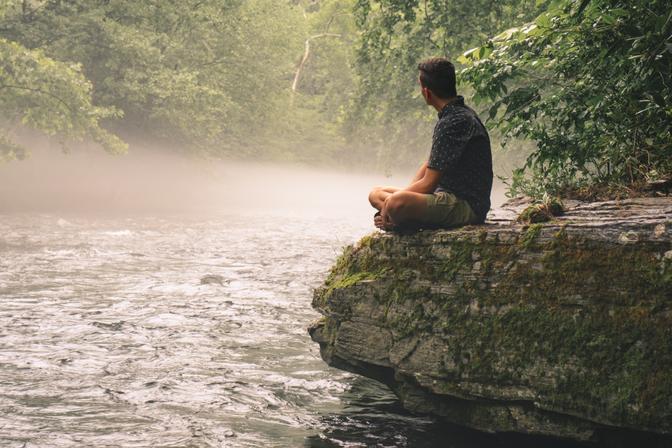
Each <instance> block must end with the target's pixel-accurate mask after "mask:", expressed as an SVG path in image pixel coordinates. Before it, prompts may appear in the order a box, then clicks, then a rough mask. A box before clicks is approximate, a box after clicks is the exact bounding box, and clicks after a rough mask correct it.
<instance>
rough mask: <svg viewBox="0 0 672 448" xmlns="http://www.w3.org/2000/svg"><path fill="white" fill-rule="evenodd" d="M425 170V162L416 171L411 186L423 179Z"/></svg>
mask: <svg viewBox="0 0 672 448" xmlns="http://www.w3.org/2000/svg"><path fill="white" fill-rule="evenodd" d="M426 170H427V162H424V163H423V164H422V166H421V167H420V169H419V170H418V172H417V173H415V177H414V178H413V180H412V181H411V185H413V184H414V183H416V182H417V181H419V180H420V179H422V178H423V177H425V171H426Z"/></svg>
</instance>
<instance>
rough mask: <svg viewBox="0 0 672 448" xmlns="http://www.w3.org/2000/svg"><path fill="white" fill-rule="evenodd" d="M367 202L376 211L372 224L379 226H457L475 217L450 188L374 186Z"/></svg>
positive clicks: (470, 222)
mask: <svg viewBox="0 0 672 448" xmlns="http://www.w3.org/2000/svg"><path fill="white" fill-rule="evenodd" d="M369 202H370V203H371V205H372V206H373V207H374V208H375V209H376V210H378V211H379V213H376V216H375V217H374V224H375V226H376V227H378V228H379V229H383V230H392V229H398V228H414V227H415V228H417V227H423V226H425V227H430V228H431V227H434V228H436V227H459V226H464V225H467V224H474V223H476V222H477V221H478V218H477V217H476V215H475V213H474V212H473V211H472V209H471V206H469V204H468V203H467V201H465V200H462V199H459V198H458V197H456V196H455V195H454V194H452V193H449V192H445V191H442V192H436V193H432V194H422V193H415V192H412V191H406V190H402V189H400V188H396V187H375V188H374V189H373V190H371V193H369Z"/></svg>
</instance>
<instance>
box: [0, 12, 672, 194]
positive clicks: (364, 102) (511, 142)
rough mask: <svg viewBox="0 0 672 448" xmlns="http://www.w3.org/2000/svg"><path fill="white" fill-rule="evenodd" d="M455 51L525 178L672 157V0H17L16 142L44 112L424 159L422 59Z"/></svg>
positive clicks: (6, 65) (195, 136)
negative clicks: (419, 76) (419, 79)
mask: <svg viewBox="0 0 672 448" xmlns="http://www.w3.org/2000/svg"><path fill="white" fill-rule="evenodd" d="M439 55H443V56H447V57H449V58H451V59H452V60H453V61H455V63H456V64H457V66H458V68H459V70H460V73H459V75H458V76H459V81H460V91H461V93H463V94H464V95H465V96H466V97H467V98H468V101H469V102H470V103H471V104H474V105H475V107H476V108H477V109H478V110H479V111H480V112H481V113H482V115H483V118H487V123H488V125H489V126H490V128H491V134H492V137H493V141H494V142H495V154H496V159H497V160H498V161H499V163H498V164H497V165H498V166H499V167H500V173H501V174H503V175H505V176H506V175H509V176H511V179H510V187H511V193H512V194H518V193H527V194H532V195H534V196H541V195H543V194H545V193H553V194H557V193H560V192H567V191H580V190H581V189H584V190H585V189H589V190H590V189H592V190H595V187H596V186H599V187H600V188H601V189H602V190H604V191H610V192H614V191H615V192H617V193H619V192H620V193H623V192H624V191H625V192H627V191H634V190H637V188H638V186H639V185H641V184H642V183H643V182H647V181H651V180H659V179H666V178H668V177H670V175H671V174H672V157H671V156H672V139H671V138H670V137H671V131H672V80H671V77H670V73H671V72H672V5H671V4H670V3H669V1H668V0H555V1H550V0H501V1H497V2H489V1H483V0H469V1H466V0H180V1H178V0H160V1H159V0H148V1H142V2H137V1H130V0H2V1H0V91H2V95H0V111H1V113H2V115H3V118H2V122H1V124H0V159H2V160H4V161H8V160H13V159H21V158H23V157H25V156H26V154H27V150H29V149H30V148H24V147H23V146H22V145H21V144H20V141H19V140H17V138H16V135H17V133H18V132H19V131H20V130H22V129H35V130H37V131H39V132H42V133H45V134H47V135H50V136H52V137H53V138H54V139H56V140H58V141H59V142H61V144H62V146H63V148H67V147H68V145H70V144H71V143H72V142H75V141H82V140H83V141H93V142H96V143H97V144H99V145H100V146H101V147H103V148H104V149H105V150H107V151H109V152H111V153H123V152H125V151H127V150H128V148H129V145H130V147H131V149H132V148H133V146H134V145H140V144H143V143H147V142H151V143H152V144H155V145H158V146H160V147H165V148H167V149H166V150H171V151H174V150H181V151H188V152H190V153H194V154H198V155H202V156H206V157H236V158H251V159H254V160H259V159H262V158H263V159H267V160H283V161H297V162H303V163H312V164H327V165H332V166H333V165H339V166H359V167H361V166H367V167H370V169H375V170H378V171H383V170H390V169H393V168H396V167H408V166H412V165H415V164H417V163H419V162H420V161H421V160H422V158H423V157H424V156H425V155H426V153H427V150H428V144H429V140H430V137H431V131H432V126H433V123H434V120H435V113H434V111H432V110H430V109H429V108H427V107H426V106H425V105H424V103H423V101H422V98H421V97H420V94H419V90H418V87H417V80H416V79H417V63H418V62H419V61H420V60H422V59H423V58H426V57H429V56H439ZM502 148H503V149H502ZM505 162H506V163H505Z"/></svg>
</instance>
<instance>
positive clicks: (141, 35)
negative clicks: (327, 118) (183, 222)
mask: <svg viewBox="0 0 672 448" xmlns="http://www.w3.org/2000/svg"><path fill="white" fill-rule="evenodd" d="M300 20H303V19H302V16H301V14H300V11H299V9H298V8H296V7H293V6H292V5H290V4H288V3H285V2H277V1H274V0H249V1H244V2H243V1H239V0H225V1H221V0H205V1H201V0H185V1H177V0H170V1H162V2H135V1H130V0H105V1H103V0H44V1H40V2H31V1H5V2H3V3H2V4H0V38H3V41H2V42H3V44H2V45H11V47H9V48H14V49H16V48H24V49H26V51H27V53H26V54H27V55H32V57H33V58H34V59H35V61H36V64H37V65H38V66H39V65H40V64H41V65H42V66H44V70H43V71H41V72H40V73H41V75H40V76H41V78H40V79H33V80H31V79H26V80H25V81H26V82H30V84H31V85H30V88H33V89H37V87H36V86H40V87H39V88H40V89H43V88H47V86H50V85H51V84H59V83H60V84H59V85H62V84H64V83H66V82H71V86H70V87H73V88H74V87H77V88H78V89H79V90H73V91H71V92H69V93H68V94H66V93H64V92H65V90H66V89H64V88H63V89H61V90H62V91H59V92H55V91H54V90H53V89H57V87H53V89H52V87H49V88H48V90H49V93H50V94H51V97H52V99H51V100H50V101H51V103H54V104H46V103H45V101H47V100H46V99H44V100H43V101H42V102H41V103H33V104H32V109H29V110H26V111H25V115H26V116H25V118H24V119H23V122H24V123H25V124H29V125H31V126H33V127H36V128H38V129H41V130H44V131H47V132H48V133H58V134H65V136H66V137H67V136H71V135H70V134H72V133H73V132H74V131H73V132H64V131H65V130H66V128H70V127H71V128H73V129H80V130H81V129H85V130H86V131H87V132H88V133H89V134H91V135H89V136H93V137H94V139H95V140H105V139H106V138H109V137H110V136H109V134H107V133H106V132H104V131H103V130H102V128H96V127H95V126H92V125H86V126H85V125H84V124H83V123H80V122H81V121H82V120H83V119H80V118H78V117H76V116H73V115H72V114H70V115H68V114H62V113H60V112H59V113H54V107H56V103H58V101H56V100H55V96H58V97H59V98H61V97H62V96H63V95H66V96H68V98H66V99H65V102H64V103H62V104H61V106H60V107H61V108H63V109H66V108H67V107H66V106H65V103H68V104H69V105H71V106H72V108H73V109H74V110H80V109H83V108H85V107H87V105H84V106H80V105H79V104H75V103H72V104H71V102H72V101H74V100H75V98H74V97H76V96H77V95H80V96H81V98H79V97H78V98H76V100H77V101H79V102H80V103H81V102H87V103H88V107H89V108H92V109H91V110H90V111H88V112H86V113H85V114H82V116H84V115H86V116H88V117H89V119H90V120H94V121H95V120H98V119H102V118H105V119H106V120H105V124H106V126H107V127H108V128H110V129H115V130H117V131H120V132H121V133H122V134H124V135H127V136H134V135H138V136H142V137H147V136H148V137H151V138H155V139H156V138H159V139H166V140H168V141H170V142H172V143H176V144H178V145H182V146H192V147H197V148H201V149H203V150H206V151H208V152H213V153H215V154H221V153H226V152H227V151H230V150H232V149H233V148H236V149H238V148H240V147H241V146H245V147H248V148H249V147H252V146H255V145H259V144H262V143H263V142H264V139H265V138H270V137H269V134H271V133H270V132H268V133H265V132H267V131H266V129H262V130H259V131H255V132H250V128H252V127H253V126H256V124H257V123H260V122H261V123H267V124H274V123H277V122H280V120H279V119H278V118H277V117H278V116H279V115H280V113H281V111H282V109H283V108H284V107H286V102H285V101H280V100H279V97H281V96H282V97H283V99H285V100H286V98H287V96H286V92H287V91H288V87H289V81H288V78H289V74H290V73H291V71H292V70H293V67H294V59H295V58H296V56H297V55H298V54H299V52H300V49H301V47H302V39H301V37H302V36H301V34H302V28H301V27H296V24H297V23H298V22H299V21H300ZM13 51H18V50H13ZM48 61H52V62H53V64H52V66H50V67H49V68H47V67H46V65H47V64H50V63H51V62H48ZM2 62H3V63H4V64H5V68H6V69H7V70H9V71H8V73H19V72H20V73H26V72H27V71H29V70H28V69H26V68H25V61H19V60H16V59H5V58H4V57H3V60H2ZM22 64H23V65H22ZM24 69H25V70H24ZM31 73H32V72H31ZM31 76H38V75H37V74H33V75H31ZM67 80H69V81H67ZM24 87H26V86H24ZM15 90H16V89H15ZM26 92H27V91H26ZM9 93H10V96H11V97H12V98H10V99H9V101H12V102H14V103H16V101H21V99H20V98H19V97H25V96H26V94H25V93H24V94H19V92H18V91H12V92H9ZM35 93H36V92H35V91H34V92H33V94H35ZM33 96H35V95H33ZM43 96H45V97H48V96H50V95H45V94H43ZM70 97H72V98H70ZM84 97H86V99H85V98H84ZM61 99H63V98H61ZM47 105H48V106H50V107H49V108H47V107H46V106H47ZM93 105H96V106H98V107H97V108H95V107H94V106H93ZM16 107H17V108H18V109H19V110H21V109H22V108H23V107H24V106H22V105H19V104H18V103H17V104H16ZM49 117H51V118H50V119H49ZM49 120H51V121H49ZM59 120H60V121H61V122H60V124H59V123H57V122H58V121H59ZM77 120H79V121H78V122H76V121H77ZM268 127H271V126H268ZM77 133H78V135H79V134H82V132H79V131H77ZM109 143H116V142H107V143H106V145H107V146H108V147H109V146H111V145H110V144H109ZM112 146H113V145H112ZM108 149H109V148H108ZM248 151H249V150H248Z"/></svg>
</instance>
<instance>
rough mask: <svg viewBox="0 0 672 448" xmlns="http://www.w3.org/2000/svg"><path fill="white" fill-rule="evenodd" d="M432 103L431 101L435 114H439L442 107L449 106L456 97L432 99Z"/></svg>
mask: <svg viewBox="0 0 672 448" xmlns="http://www.w3.org/2000/svg"><path fill="white" fill-rule="evenodd" d="M433 100H434V101H432V106H434V109H436V111H437V112H441V111H442V110H443V108H444V107H446V106H447V105H449V104H452V103H454V102H455V101H457V97H456V96H453V97H451V98H446V99H443V98H436V97H435V98H433Z"/></svg>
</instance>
